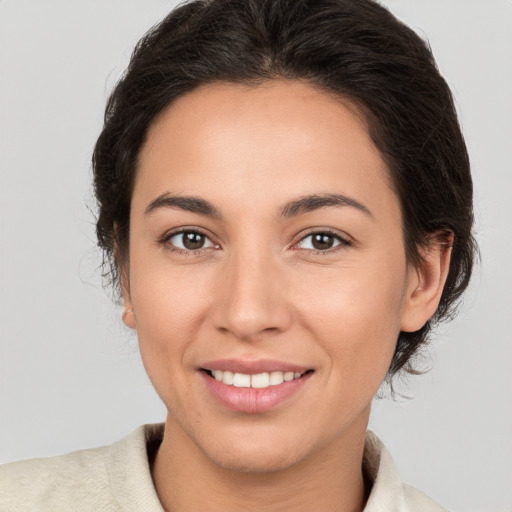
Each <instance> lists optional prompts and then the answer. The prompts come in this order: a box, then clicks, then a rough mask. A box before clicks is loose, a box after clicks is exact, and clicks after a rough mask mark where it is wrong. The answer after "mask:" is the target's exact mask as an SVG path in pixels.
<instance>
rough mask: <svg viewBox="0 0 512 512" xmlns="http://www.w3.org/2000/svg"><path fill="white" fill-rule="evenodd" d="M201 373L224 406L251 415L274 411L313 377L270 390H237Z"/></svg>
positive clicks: (271, 387)
mask: <svg viewBox="0 0 512 512" xmlns="http://www.w3.org/2000/svg"><path fill="white" fill-rule="evenodd" d="M200 373H201V376H202V378H203V380H204V382H205V384H206V386H207V388H208V389H209V391H210V392H211V394H212V395H213V396H214V398H216V399H217V400H218V401H219V402H220V403H221V404H222V405H224V406H225V407H227V408H228V409H231V410H233V411H238V412H245V413H251V414H255V413H262V412H267V411H270V410H272V409H274V408H275V407H277V406H278V405H280V404H282V403H283V402H285V401H286V400H288V399H289V398H290V397H292V396H293V395H294V394H295V393H297V392H298V391H299V390H300V389H301V388H302V387H303V386H304V384H305V383H306V382H307V381H308V380H309V377H311V374H310V373H307V374H305V375H303V376H302V377H300V378H298V379H294V380H291V381H289V382H283V383H282V384H277V385H275V386H269V387H268V388H237V387H235V386H229V385H227V384H224V383H223V382H220V381H218V380H216V379H214V378H213V377H210V375H208V374H207V373H206V372H204V371H201V372H200Z"/></svg>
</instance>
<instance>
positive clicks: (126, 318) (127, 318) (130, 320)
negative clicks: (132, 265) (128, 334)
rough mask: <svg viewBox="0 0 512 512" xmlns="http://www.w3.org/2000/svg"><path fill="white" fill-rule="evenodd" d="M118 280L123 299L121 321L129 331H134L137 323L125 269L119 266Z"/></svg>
mask: <svg viewBox="0 0 512 512" xmlns="http://www.w3.org/2000/svg"><path fill="white" fill-rule="evenodd" d="M119 279H120V281H121V295H122V297H123V313H122V319H123V322H124V324H125V325H126V326H127V327H130V328H131V329H135V327H136V325H137V322H136V320H135V313H134V312H133V305H132V300H131V295H130V283H129V279H128V276H127V274H126V268H125V267H124V266H121V267H120V269H119Z"/></svg>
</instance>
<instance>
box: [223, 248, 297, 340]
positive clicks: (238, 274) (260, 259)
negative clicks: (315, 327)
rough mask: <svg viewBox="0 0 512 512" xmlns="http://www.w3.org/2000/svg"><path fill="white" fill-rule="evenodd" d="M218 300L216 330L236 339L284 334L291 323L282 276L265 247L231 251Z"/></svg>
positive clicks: (275, 260) (270, 253)
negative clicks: (227, 333) (232, 335)
mask: <svg viewBox="0 0 512 512" xmlns="http://www.w3.org/2000/svg"><path fill="white" fill-rule="evenodd" d="M225 263H226V267H225V269H224V270H225V271H224V272H223V276H222V282H220V283H219V285H218V286H219V287H220V288H219V290H221V291H220V294H219V295H220V299H219V300H218V301H217V304H216V306H215V307H216V314H215V318H216V326H217V328H219V329H221V330H225V331H230V332H231V333H232V334H234V335H235V336H236V337H237V338H239V339H250V338H252V337H255V336H257V335H260V334H262V333H263V332H271V331H273V332H278V331H281V330H284V329H285V328H286V327H287V325H288V323H289V320H290V317H289V312H288V310H287V307H286V300H285V296H284V293H283V292H284V288H283V285H284V282H283V280H284V276H283V272H282V271H280V268H279V267H280V266H279V263H278V261H277V258H275V257H274V256H273V254H272V251H271V249H270V248H269V247H268V246H267V247H261V246H260V247H257V248H256V247H254V244H251V246H245V247H240V248H238V249H237V250H233V251H232V253H231V254H230V255H229V256H228V257H227V259H226V262H225Z"/></svg>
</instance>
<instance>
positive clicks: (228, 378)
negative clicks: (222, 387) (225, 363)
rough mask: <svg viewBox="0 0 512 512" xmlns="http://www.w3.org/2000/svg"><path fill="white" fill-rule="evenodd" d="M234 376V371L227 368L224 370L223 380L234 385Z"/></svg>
mask: <svg viewBox="0 0 512 512" xmlns="http://www.w3.org/2000/svg"><path fill="white" fill-rule="evenodd" d="M233 377H234V374H233V372H230V371H227V370H226V371H225V372H223V376H222V382H224V384H228V385H229V386H232V385H233Z"/></svg>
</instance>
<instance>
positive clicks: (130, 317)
mask: <svg viewBox="0 0 512 512" xmlns="http://www.w3.org/2000/svg"><path fill="white" fill-rule="evenodd" d="M122 318H123V322H124V324H125V325H126V327H130V328H131V329H135V327H136V322H135V314H134V312H133V309H132V308H131V307H128V305H127V304H124V305H123V315H122Z"/></svg>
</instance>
